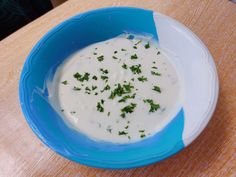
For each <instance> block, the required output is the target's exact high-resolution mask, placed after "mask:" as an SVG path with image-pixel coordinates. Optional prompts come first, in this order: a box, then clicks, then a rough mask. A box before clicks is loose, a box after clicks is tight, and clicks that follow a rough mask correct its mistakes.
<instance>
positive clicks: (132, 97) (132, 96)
mask: <svg viewBox="0 0 236 177" xmlns="http://www.w3.org/2000/svg"><path fill="white" fill-rule="evenodd" d="M135 95H136V94H135V93H134V94H133V95H131V96H130V95H125V96H123V97H122V98H121V99H120V100H119V101H118V102H119V103H121V102H126V100H128V99H134V98H135Z"/></svg>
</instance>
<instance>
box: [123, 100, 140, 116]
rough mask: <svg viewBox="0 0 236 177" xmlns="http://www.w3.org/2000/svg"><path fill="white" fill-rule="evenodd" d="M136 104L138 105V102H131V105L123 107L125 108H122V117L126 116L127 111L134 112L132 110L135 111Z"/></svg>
mask: <svg viewBox="0 0 236 177" xmlns="http://www.w3.org/2000/svg"><path fill="white" fill-rule="evenodd" d="M136 106H137V104H135V103H130V104H129V105H127V106H125V107H123V108H122V109H121V112H122V114H121V117H123V118H125V115H126V114H127V113H132V112H134V109H135V108H136Z"/></svg>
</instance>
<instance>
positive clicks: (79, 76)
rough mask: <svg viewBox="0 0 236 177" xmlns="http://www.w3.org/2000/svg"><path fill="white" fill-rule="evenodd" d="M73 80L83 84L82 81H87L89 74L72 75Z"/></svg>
mask: <svg viewBox="0 0 236 177" xmlns="http://www.w3.org/2000/svg"><path fill="white" fill-rule="evenodd" d="M73 76H74V78H76V79H77V80H78V81H80V82H84V81H88V80H89V76H90V74H89V73H87V72H85V73H84V75H81V74H80V73H78V72H77V73H75V74H74V75H73Z"/></svg>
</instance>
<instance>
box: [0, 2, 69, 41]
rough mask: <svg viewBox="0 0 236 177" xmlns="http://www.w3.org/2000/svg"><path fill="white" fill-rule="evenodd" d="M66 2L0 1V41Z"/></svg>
mask: <svg viewBox="0 0 236 177" xmlns="http://www.w3.org/2000/svg"><path fill="white" fill-rule="evenodd" d="M65 1H66V0H0V40H2V39H4V38H5V37H7V36H8V35H10V34H11V33H13V32H15V31H16V30H18V29H19V28H21V27H22V26H24V25H26V24H28V23H29V22H31V21H33V20H34V19H36V18H38V17H40V16H41V15H43V14H45V13H46V12H48V11H50V10H51V9H53V8H54V7H56V6H58V5H60V4H62V3H63V2H65Z"/></svg>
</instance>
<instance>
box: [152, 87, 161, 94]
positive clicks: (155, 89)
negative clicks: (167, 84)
mask: <svg viewBox="0 0 236 177" xmlns="http://www.w3.org/2000/svg"><path fill="white" fill-rule="evenodd" d="M152 90H154V91H156V92H159V93H161V88H160V87H158V86H154V87H153V89H152Z"/></svg>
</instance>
